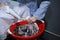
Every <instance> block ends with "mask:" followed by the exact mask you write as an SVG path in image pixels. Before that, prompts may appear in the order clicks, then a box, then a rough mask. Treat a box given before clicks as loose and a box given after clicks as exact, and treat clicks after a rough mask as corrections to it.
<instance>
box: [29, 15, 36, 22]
mask: <svg viewBox="0 0 60 40" xmlns="http://www.w3.org/2000/svg"><path fill="white" fill-rule="evenodd" d="M36 20H37V19H36V17H34V16H32V17H30V18H28V22H30V23H33V22H35V21H36Z"/></svg>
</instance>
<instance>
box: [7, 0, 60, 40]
mask: <svg viewBox="0 0 60 40" xmlns="http://www.w3.org/2000/svg"><path fill="white" fill-rule="evenodd" d="M14 1H17V0H14ZM41 1H43V0H37V4H38V5H37V6H38V7H39V4H40V2H41ZM49 1H50V2H51V4H50V6H49V8H48V10H47V13H46V15H45V18H44V20H45V22H46V29H45V32H44V34H43V35H42V36H41V37H39V38H38V40H60V0H49ZM8 39H9V37H7V39H6V40H8ZM12 39H13V38H12ZM10 40H11V39H10ZM13 40H15V39H13Z"/></svg>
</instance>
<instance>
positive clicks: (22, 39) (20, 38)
mask: <svg viewBox="0 0 60 40" xmlns="http://www.w3.org/2000/svg"><path fill="white" fill-rule="evenodd" d="M36 23H37V25H38V27H39V30H40V31H39V33H37V34H35V35H32V36H26V37H25V36H17V35H15V34H13V31H14V29H15V28H16V27H17V25H25V24H29V23H28V21H26V20H23V21H21V22H17V23H15V24H13V25H11V26H10V28H9V29H8V33H9V34H10V35H11V36H12V37H14V38H15V39H18V40H34V39H37V38H38V37H40V36H41V35H42V34H43V32H44V29H45V22H44V21H43V20H41V21H39V20H37V21H36Z"/></svg>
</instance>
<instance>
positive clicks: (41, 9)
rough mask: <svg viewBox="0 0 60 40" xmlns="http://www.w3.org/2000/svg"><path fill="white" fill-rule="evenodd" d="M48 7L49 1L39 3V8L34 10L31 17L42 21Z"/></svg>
mask: <svg viewBox="0 0 60 40" xmlns="http://www.w3.org/2000/svg"><path fill="white" fill-rule="evenodd" d="M49 5H50V1H43V2H41V4H40V7H39V8H38V9H37V10H36V12H35V13H34V14H33V16H35V17H36V18H37V19H38V20H41V19H43V18H44V16H45V13H46V11H47V8H48V6H49Z"/></svg>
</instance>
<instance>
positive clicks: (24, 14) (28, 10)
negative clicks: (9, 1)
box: [22, 6, 30, 19]
mask: <svg viewBox="0 0 60 40" xmlns="http://www.w3.org/2000/svg"><path fill="white" fill-rule="evenodd" d="M24 8H25V10H24V12H23V15H22V17H23V18H24V19H28V18H30V9H29V8H28V7H27V6H25V7H24Z"/></svg>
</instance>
